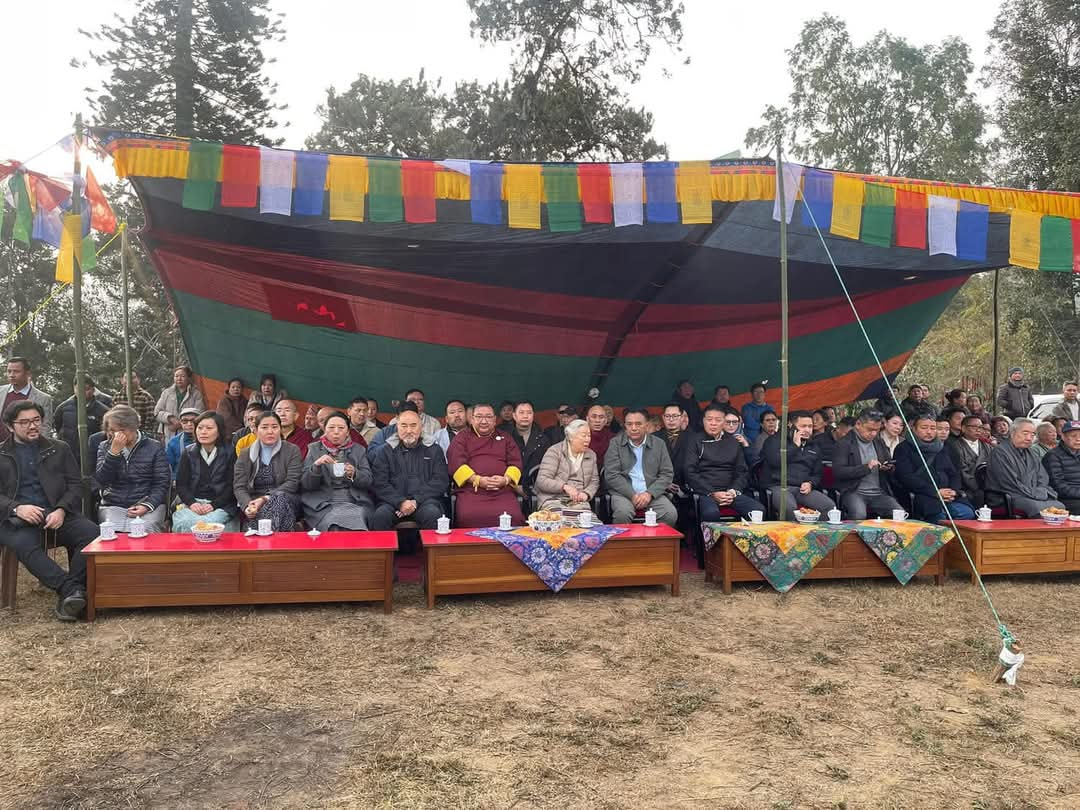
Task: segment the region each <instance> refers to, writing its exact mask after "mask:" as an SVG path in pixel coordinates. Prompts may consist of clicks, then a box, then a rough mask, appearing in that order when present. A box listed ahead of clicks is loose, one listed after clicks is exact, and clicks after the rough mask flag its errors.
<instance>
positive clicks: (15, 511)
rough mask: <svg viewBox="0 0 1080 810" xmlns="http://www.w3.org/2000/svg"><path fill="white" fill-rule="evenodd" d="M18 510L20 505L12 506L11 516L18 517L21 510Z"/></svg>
mask: <svg viewBox="0 0 1080 810" xmlns="http://www.w3.org/2000/svg"><path fill="white" fill-rule="evenodd" d="M18 510H19V507H18V506H13V507H11V516H12V517H18V516H19V511H18Z"/></svg>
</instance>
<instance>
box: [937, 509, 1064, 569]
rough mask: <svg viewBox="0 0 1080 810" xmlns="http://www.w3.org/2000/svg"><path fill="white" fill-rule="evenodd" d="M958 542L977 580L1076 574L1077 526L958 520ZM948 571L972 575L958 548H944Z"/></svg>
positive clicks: (1030, 522) (952, 544)
mask: <svg viewBox="0 0 1080 810" xmlns="http://www.w3.org/2000/svg"><path fill="white" fill-rule="evenodd" d="M956 527H957V528H958V529H959V530H960V539H961V540H963V541H964V544H965V545H966V546H967V550H968V554H970V555H971V559H972V560H973V561H974V563H975V570H976V571H978V572H979V575H980V576H987V575H991V574H1050V573H1059V572H1063V571H1080V523H1076V522H1073V521H1071V520H1066V521H1065V523H1064V525H1062V526H1050V525H1049V524H1047V523H1044V522H1043V521H1042V520H993V521H985V522H984V521H980V520H958V521H956ZM947 548H948V552H947V554H946V558H945V564H946V565H947V566H948V567H949V569H950V570H957V571H964V572H966V573H970V574H971V581H972V582H974V581H975V574H974V572H972V570H971V564H970V563H969V562H968V560H967V557H965V556H964V550H963V549H962V548H961V547H960V544H959V543H958V542H956V541H953V542H952V543H950V544H949V545H948V547H947Z"/></svg>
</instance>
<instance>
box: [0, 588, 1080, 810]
mask: <svg viewBox="0 0 1080 810" xmlns="http://www.w3.org/2000/svg"><path fill="white" fill-rule="evenodd" d="M991 587H992V589H993V594H994V596H995V599H996V601H997V603H998V605H999V607H1000V608H1001V609H1002V610H1003V612H1004V618H1005V619H1006V621H1007V622H1008V624H1009V626H1010V628H1012V629H1013V631H1014V632H1016V633H1017V634H1018V635H1019V636H1020V637H1021V639H1022V640H1023V642H1024V646H1025V650H1026V651H1027V652H1028V655H1029V661H1028V664H1027V665H1026V666H1025V668H1024V669H1023V670H1022V672H1021V677H1020V686H1019V687H1018V688H1016V689H1012V690H1009V689H1007V688H1005V687H994V686H991V685H989V684H988V683H987V679H988V675H989V672H990V670H991V665H992V661H993V659H994V657H995V652H996V650H995V633H994V630H993V627H992V624H991V621H990V618H989V614H988V612H987V610H986V608H985V606H984V604H983V602H982V599H981V597H980V596H979V594H978V591H977V590H976V589H974V588H972V587H970V586H969V585H968V584H967V582H966V580H959V579H953V580H951V581H950V582H949V583H948V584H947V585H946V586H945V587H944V588H934V587H932V586H931V585H929V584H928V583H919V584H914V585H911V586H909V587H907V588H903V589H902V588H900V587H898V586H897V585H896V584H895V583H891V582H885V581H881V582H874V583H869V584H867V583H809V584H805V585H802V586H797V587H796V589H795V590H794V591H792V592H791V593H790V594H788V595H786V596H778V595H777V594H775V593H773V592H771V591H768V590H763V589H760V588H746V587H742V588H737V589H736V592H735V594H734V595H732V596H730V597H725V596H723V595H722V594H721V593H720V591H719V589H718V588H716V587H714V586H711V585H706V584H705V583H704V582H703V579H702V576H701V575H700V574H684V576H683V595H682V596H681V597H679V598H671V597H670V596H669V595H668V594H667V592H666V591H663V590H661V589H659V588H643V589H633V590H627V591H619V592H595V593H580V592H572V593H565V594H562V595H559V596H558V597H552V596H550V595H537V594H532V595H521V596H492V597H483V598H459V599H444V600H440V604H439V605H438V607H437V608H436V610H434V611H431V612H429V611H426V610H424V609H423V607H422V601H421V600H422V594H421V592H420V588H419V587H418V586H415V585H406V586H399V587H398V589H397V593H396V596H397V603H396V609H395V612H394V614H393V615H392V616H388V617H387V616H383V615H382V614H381V612H378V611H377V609H376V608H374V607H368V606H356V607H354V606H339V605H334V606H328V607H295V608H258V609H248V608H240V609H208V610H198V609H194V610H192V609H188V610H145V611H111V612H106V613H105V614H104V615H103V616H102V617H101V618H100V619H99V620H98V622H97V623H96V624H95V625H92V626H86V625H82V624H80V625H62V624H60V623H58V622H55V621H54V620H53V619H52V618H51V608H52V601H51V599H50V598H49V597H48V595H47V594H46V593H45V592H43V591H41V590H38V589H36V588H31V582H30V578H29V577H28V576H27V575H26V574H25V572H24V573H23V574H22V576H21V577H20V588H21V592H20V606H19V610H18V612H17V613H15V614H7V613H4V614H0V628H2V632H0V806H2V807H4V808H38V807H43V808H171V807H184V808H203V807H206V808H234V809H235V810H240V809H241V808H244V809H245V810H246V809H247V808H314V807H319V808H323V807H326V808H391V807H393V808H510V807H514V808H535V807H559V808H624V807H626V808H631V807H632V808H652V807H665V808H667V807H710V808H711V807H720V808H727V807H732V808H841V807H846V808H904V809H905V810H906V809H907V808H922V807H926V808H951V807H963V808H983V810H990V809H991V808H994V809H998V810H1005V809H1006V808H1034V807H1039V808H1044V807H1045V808H1076V807H1080V720H1078V717H1080V715H1078V713H1077V712H1078V710H1080V626H1078V622H1077V616H1078V614H1080V579H1078V578H1076V577H1073V578H1068V577H1066V578H1041V579H1040V578H1017V579H1012V580H995V581H993V582H992V583H991Z"/></svg>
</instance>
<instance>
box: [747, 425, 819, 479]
mask: <svg viewBox="0 0 1080 810" xmlns="http://www.w3.org/2000/svg"><path fill="white" fill-rule="evenodd" d="M761 458H762V460H763V461H764V462H765V470H764V475H763V480H765V481H768V482H769V483H770V484H772V485H774V486H779V484H780V434H779V433H774V434H773V435H772V436H770V437H769V438H767V439H766V440H765V446H764V447H762V449H761ZM787 473H788V486H790V487H799V486H802V485H803V484H804V483H806V482H807V481H809V482H810V484H811V486H813V488H814V489H821V475H822V466H821V451H820V450H819V449H818V448H817V447H815V446H814V443H813V442H812V441H810V440H809V439H808V440H807V441H805V442H803V444H802V447H796V446H795V442H794V441H792V440H791V439H788V447H787Z"/></svg>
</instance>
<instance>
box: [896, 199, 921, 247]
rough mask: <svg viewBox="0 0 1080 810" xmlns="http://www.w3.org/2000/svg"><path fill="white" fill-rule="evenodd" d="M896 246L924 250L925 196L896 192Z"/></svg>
mask: <svg viewBox="0 0 1080 810" xmlns="http://www.w3.org/2000/svg"><path fill="white" fill-rule="evenodd" d="M896 246H897V247H908V248H918V249H919V250H926V195H925V194H920V193H919V192H917V191H902V190H900V189H897V190H896Z"/></svg>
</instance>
